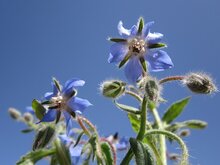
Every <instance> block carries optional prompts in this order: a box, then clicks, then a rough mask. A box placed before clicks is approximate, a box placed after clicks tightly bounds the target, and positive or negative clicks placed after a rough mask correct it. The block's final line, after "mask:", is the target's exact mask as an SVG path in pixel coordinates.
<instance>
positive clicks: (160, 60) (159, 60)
mask: <svg viewBox="0 0 220 165" xmlns="http://www.w3.org/2000/svg"><path fill="white" fill-rule="evenodd" d="M146 59H147V61H148V67H149V70H150V71H154V72H156V71H163V70H165V69H169V68H172V67H173V66H174V65H173V62H172V60H171V58H170V57H169V55H168V54H167V53H166V52H165V51H162V50H159V51H157V52H154V53H150V54H147V55H146Z"/></svg>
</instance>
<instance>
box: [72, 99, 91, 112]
mask: <svg viewBox="0 0 220 165" xmlns="http://www.w3.org/2000/svg"><path fill="white" fill-rule="evenodd" d="M68 105H69V106H70V107H71V108H72V110H73V111H74V112H76V111H78V112H80V113H82V112H83V110H84V109H86V108H87V107H88V106H90V105H92V104H91V103H90V102H89V101H88V100H86V99H82V98H79V97H72V98H71V99H70V100H69V102H68Z"/></svg>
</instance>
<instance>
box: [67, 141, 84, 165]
mask: <svg viewBox="0 0 220 165" xmlns="http://www.w3.org/2000/svg"><path fill="white" fill-rule="evenodd" d="M82 148H83V146H82V145H77V146H75V147H73V146H72V145H71V146H70V148H69V151H70V156H71V160H72V165H77V164H78V163H79V160H80V156H81V153H82Z"/></svg>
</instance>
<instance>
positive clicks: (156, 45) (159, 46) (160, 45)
mask: <svg viewBox="0 0 220 165" xmlns="http://www.w3.org/2000/svg"><path fill="white" fill-rule="evenodd" d="M166 46H167V45H166V44H164V43H157V44H150V45H148V48H149V49H154V48H162V47H166Z"/></svg>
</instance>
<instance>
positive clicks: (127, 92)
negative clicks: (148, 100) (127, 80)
mask: <svg viewBox="0 0 220 165" xmlns="http://www.w3.org/2000/svg"><path fill="white" fill-rule="evenodd" d="M125 94H128V95H131V96H133V97H134V98H136V99H137V100H138V101H140V102H141V101H142V98H141V97H140V96H139V95H138V94H137V93H135V92H132V91H129V90H126V91H125Z"/></svg>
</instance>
